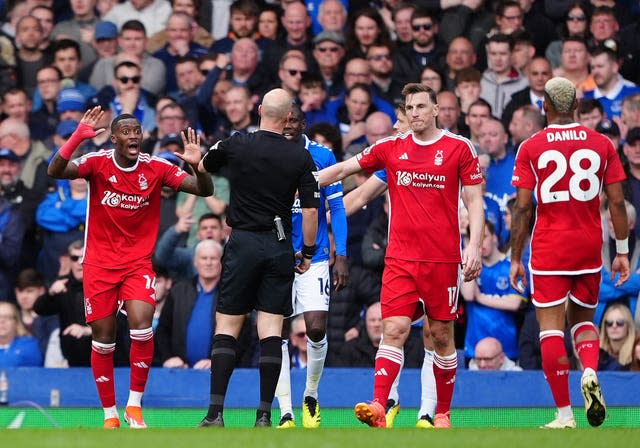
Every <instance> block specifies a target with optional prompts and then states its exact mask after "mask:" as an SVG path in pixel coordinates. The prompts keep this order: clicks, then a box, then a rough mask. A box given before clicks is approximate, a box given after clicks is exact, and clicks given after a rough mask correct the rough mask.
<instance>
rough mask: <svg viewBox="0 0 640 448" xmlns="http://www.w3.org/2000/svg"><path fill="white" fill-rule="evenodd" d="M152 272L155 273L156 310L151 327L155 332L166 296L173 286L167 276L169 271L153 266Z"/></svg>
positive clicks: (169, 277)
mask: <svg viewBox="0 0 640 448" xmlns="http://www.w3.org/2000/svg"><path fill="white" fill-rule="evenodd" d="M153 272H155V273H156V292H155V295H156V309H155V311H154V312H153V322H152V325H151V326H152V327H153V331H154V332H155V331H156V330H157V329H158V325H159V323H160V315H161V314H162V309H163V308H164V305H165V304H166V303H167V296H168V295H169V291H170V290H171V287H172V286H173V279H172V278H171V276H170V275H169V271H167V270H166V269H165V268H163V267H160V266H158V265H157V264H154V265H153Z"/></svg>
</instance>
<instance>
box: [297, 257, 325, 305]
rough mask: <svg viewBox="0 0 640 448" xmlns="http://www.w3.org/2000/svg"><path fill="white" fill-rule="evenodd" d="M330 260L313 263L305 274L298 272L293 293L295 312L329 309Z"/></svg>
mask: <svg viewBox="0 0 640 448" xmlns="http://www.w3.org/2000/svg"><path fill="white" fill-rule="evenodd" d="M330 292H331V283H330V279H329V262H328V261H320V262H318V263H312V264H311V266H310V267H309V270H308V271H307V272H305V273H304V274H296V276H295V279H294V280H293V291H292V294H291V299H292V305H293V314H292V316H297V315H299V314H302V313H304V312H306V311H329V293H330Z"/></svg>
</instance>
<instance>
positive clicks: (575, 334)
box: [571, 322, 600, 372]
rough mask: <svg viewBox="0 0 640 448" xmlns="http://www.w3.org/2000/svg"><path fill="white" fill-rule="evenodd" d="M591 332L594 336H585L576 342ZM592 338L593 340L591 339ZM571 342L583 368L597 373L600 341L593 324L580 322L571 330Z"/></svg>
mask: <svg viewBox="0 0 640 448" xmlns="http://www.w3.org/2000/svg"><path fill="white" fill-rule="evenodd" d="M589 331H590V332H593V333H594V335H588V336H586V337H587V339H584V340H582V341H580V342H576V341H577V340H578V339H579V336H580V335H581V334H583V333H585V332H589ZM592 338H593V339H592ZM571 340H572V342H573V346H574V347H575V348H576V353H578V357H579V358H580V362H581V363H582V367H583V368H585V369H586V368H588V367H590V368H592V369H593V370H594V371H596V372H597V371H598V360H599V358H600V339H599V337H598V328H597V327H596V326H595V325H594V324H593V322H580V323H577V324H575V325H574V326H573V328H571Z"/></svg>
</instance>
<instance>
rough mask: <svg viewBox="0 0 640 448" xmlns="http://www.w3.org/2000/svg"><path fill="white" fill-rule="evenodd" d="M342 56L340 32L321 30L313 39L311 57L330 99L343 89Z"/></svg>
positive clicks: (342, 47)
mask: <svg viewBox="0 0 640 448" xmlns="http://www.w3.org/2000/svg"><path fill="white" fill-rule="evenodd" d="M336 1H338V0H336ZM344 56H345V51H344V37H343V36H342V34H341V33H337V32H332V31H323V32H322V33H320V34H318V35H317V36H316V37H315V38H314V39H313V59H314V62H315V64H316V65H317V71H318V72H319V74H320V76H321V77H322V79H323V82H324V86H325V88H326V90H327V93H328V96H329V98H330V99H334V98H336V97H338V96H339V95H340V93H341V92H342V90H343V89H344V84H343V80H342V78H343V71H344V70H343V59H344ZM307 122H308V121H307Z"/></svg>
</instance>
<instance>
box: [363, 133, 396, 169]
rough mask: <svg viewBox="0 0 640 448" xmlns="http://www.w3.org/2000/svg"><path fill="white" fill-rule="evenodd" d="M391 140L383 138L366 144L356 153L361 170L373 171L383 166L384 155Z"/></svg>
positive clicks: (389, 147) (389, 146) (388, 148)
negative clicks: (371, 143)
mask: <svg viewBox="0 0 640 448" xmlns="http://www.w3.org/2000/svg"><path fill="white" fill-rule="evenodd" d="M392 142H393V140H385V141H382V142H380V143H374V144H373V145H371V146H367V147H366V148H365V149H364V150H362V152H360V153H358V154H356V160H357V161H358V163H359V164H360V167H361V168H362V169H363V170H367V171H375V170H379V169H381V168H384V167H385V161H386V155H387V153H388V152H389V150H390V149H391V145H392V144H393V143H392Z"/></svg>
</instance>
